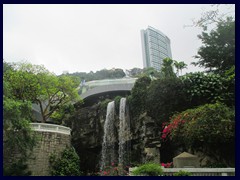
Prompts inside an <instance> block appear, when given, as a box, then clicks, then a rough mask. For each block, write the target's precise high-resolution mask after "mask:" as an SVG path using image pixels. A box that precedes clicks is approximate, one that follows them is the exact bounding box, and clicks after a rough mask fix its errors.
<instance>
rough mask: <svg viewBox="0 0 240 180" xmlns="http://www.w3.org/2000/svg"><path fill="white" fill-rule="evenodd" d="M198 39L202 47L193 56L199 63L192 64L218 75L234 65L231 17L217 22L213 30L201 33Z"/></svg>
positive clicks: (233, 35) (233, 31)
mask: <svg viewBox="0 0 240 180" xmlns="http://www.w3.org/2000/svg"><path fill="white" fill-rule="evenodd" d="M198 38H199V39H200V40H201V41H202V43H203V46H201V47H200V49H199V51H198V55H197V56H195V58H198V59H199V61H198V62H196V63H193V64H195V65H198V66H200V67H205V68H207V70H208V72H216V73H220V74H223V73H224V71H226V70H227V69H229V68H231V67H232V66H233V65H235V20H234V19H233V18H232V17H227V18H226V20H221V21H219V22H218V23H217V28H216V29H215V30H212V31H211V32H210V33H207V32H202V34H201V35H199V36H198Z"/></svg>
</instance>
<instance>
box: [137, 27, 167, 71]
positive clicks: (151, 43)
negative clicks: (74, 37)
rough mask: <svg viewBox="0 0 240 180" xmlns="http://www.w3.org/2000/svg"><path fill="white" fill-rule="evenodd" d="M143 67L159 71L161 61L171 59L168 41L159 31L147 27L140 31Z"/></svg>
mask: <svg viewBox="0 0 240 180" xmlns="http://www.w3.org/2000/svg"><path fill="white" fill-rule="evenodd" d="M141 40H142V54H143V67H144V68H147V67H153V68H154V69H156V70H157V71H160V69H161V67H162V60H163V59H164V58H167V57H169V58H172V53H171V47H170V39H169V38H168V37H167V36H166V35H165V34H163V33H162V32H161V31H159V30H157V29H155V28H153V27H151V26H148V28H147V29H146V30H141Z"/></svg>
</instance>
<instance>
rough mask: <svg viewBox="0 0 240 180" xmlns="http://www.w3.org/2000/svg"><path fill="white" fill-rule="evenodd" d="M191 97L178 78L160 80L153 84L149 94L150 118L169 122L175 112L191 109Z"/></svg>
mask: <svg viewBox="0 0 240 180" xmlns="http://www.w3.org/2000/svg"><path fill="white" fill-rule="evenodd" d="M188 99H189V97H188V96H186V92H185V91H184V84H183V82H182V81H181V80H180V79H177V78H166V79H159V80H156V81H154V82H153V83H151V85H150V87H149V90H148V92H147V99H146V110H147V113H148V115H149V116H150V117H152V118H153V119H155V120H156V122H157V124H158V125H159V126H160V125H161V123H163V122H167V121H169V117H170V116H172V115H173V114H174V113H175V112H181V111H183V110H186V109H188V108H189V101H188Z"/></svg>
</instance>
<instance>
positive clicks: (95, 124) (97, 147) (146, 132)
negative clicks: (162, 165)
mask: <svg viewBox="0 0 240 180" xmlns="http://www.w3.org/2000/svg"><path fill="white" fill-rule="evenodd" d="M105 118H106V107H103V106H101V105H100V104H98V105H93V106H90V107H84V108H81V109H79V110H78V111H77V112H76V113H75V115H74V116H73V117H71V128H72V144H73V146H74V147H75V149H76V151H77V152H78V154H79V156H80V161H81V169H82V170H83V171H84V172H85V173H88V172H97V171H99V167H100V159H101V150H102V147H101V146H102V141H103V133H104V130H103V127H104V122H105ZM114 124H115V127H116V128H115V129H116V134H118V132H117V131H118V128H119V116H118V113H117V111H116V118H115V123H114ZM130 124H131V140H130V141H131V142H130V144H131V153H130V161H131V163H132V164H135V163H137V164H139V163H144V162H146V161H155V162H158V163H159V162H160V152H159V148H160V141H159V140H160V138H159V134H158V132H159V131H157V129H156V125H155V123H154V121H153V120H152V119H151V118H150V117H148V116H147V115H146V114H142V115H141V116H140V117H139V118H138V119H136V120H130ZM116 145H117V146H118V143H117V142H116ZM117 146H116V147H117ZM116 151H117V149H116Z"/></svg>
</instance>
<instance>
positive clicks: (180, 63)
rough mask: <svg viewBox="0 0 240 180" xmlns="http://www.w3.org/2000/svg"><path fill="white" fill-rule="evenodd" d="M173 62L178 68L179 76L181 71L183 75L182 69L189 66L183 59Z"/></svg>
mask: <svg viewBox="0 0 240 180" xmlns="http://www.w3.org/2000/svg"><path fill="white" fill-rule="evenodd" d="M173 64H174V66H175V68H176V69H177V76H179V71H181V75H182V70H183V69H184V68H187V64H185V63H184V62H183V61H180V62H178V61H174V63H173Z"/></svg>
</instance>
